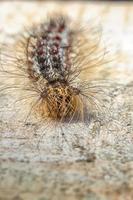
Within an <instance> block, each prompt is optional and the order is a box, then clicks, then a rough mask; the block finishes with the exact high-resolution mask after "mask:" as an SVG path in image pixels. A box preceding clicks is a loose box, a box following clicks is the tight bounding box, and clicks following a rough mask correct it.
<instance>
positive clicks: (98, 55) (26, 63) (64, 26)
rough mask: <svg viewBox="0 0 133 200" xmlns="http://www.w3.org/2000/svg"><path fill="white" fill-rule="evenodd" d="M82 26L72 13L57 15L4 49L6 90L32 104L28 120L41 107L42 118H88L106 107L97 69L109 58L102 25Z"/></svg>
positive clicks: (102, 86) (36, 114) (2, 87)
mask: <svg viewBox="0 0 133 200" xmlns="http://www.w3.org/2000/svg"><path fill="white" fill-rule="evenodd" d="M79 27H80V26H79V25H78V24H76V23H75V24H74V25H72V23H71V22H70V20H69V19H68V18H67V17H64V16H54V17H51V18H50V19H48V20H46V21H45V22H44V23H41V24H38V25H35V26H33V27H32V28H30V30H29V31H27V32H26V33H24V34H21V36H20V38H19V39H18V41H17V42H16V44H15V46H13V48H11V47H10V48H9V47H8V48H6V50H5V53H2V54H1V78H2V77H3V81H2V86H1V91H2V92H7V91H8V93H10V94H11V95H12V96H13V98H14V99H15V96H16V95H17V100H16V99H15V103H16V102H17V103H18V102H19V103H21V106H22V102H24V105H26V106H27V105H28V106H29V107H28V108H29V109H28V114H27V117H26V120H27V118H29V116H30V115H31V113H35V116H37V117H39V118H41V120H45V119H46V118H47V119H51V120H54V121H60V122H66V121H67V122H69V123H70V122H72V121H86V120H88V119H89V118H90V116H91V114H92V113H93V112H95V111H98V112H99V109H100V111H101V110H103V108H102V109H101V101H102V98H104V97H103V96H104V94H105V91H104V89H105V88H104V83H103V82H102V81H101V82H99V80H98V81H97V74H98V73H99V71H100V70H101V69H103V65H104V64H105V63H106V62H107V61H105V59H104V58H105V54H106V53H105V51H104V49H103V46H102V47H101V37H100V36H99V35H100V34H99V33H100V31H99V29H98V28H94V27H93V26H89V28H88V27H87V28H86V27H82V26H81V27H80V28H79ZM101 79H102V77H101ZM3 83H4V86H3ZM18 94H19V95H18ZM26 106H25V107H24V109H22V110H23V111H26Z"/></svg>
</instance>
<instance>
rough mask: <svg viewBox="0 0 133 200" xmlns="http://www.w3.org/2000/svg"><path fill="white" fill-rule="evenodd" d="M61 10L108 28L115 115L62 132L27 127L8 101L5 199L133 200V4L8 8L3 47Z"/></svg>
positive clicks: (0, 167) (1, 6) (0, 131)
mask: <svg viewBox="0 0 133 200" xmlns="http://www.w3.org/2000/svg"><path fill="white" fill-rule="evenodd" d="M58 10H59V12H65V13H69V15H70V16H71V17H72V18H78V17H79V16H80V17H79V18H81V16H82V20H83V21H84V20H87V19H91V18H93V19H96V20H98V21H99V22H100V23H101V24H102V26H103V36H104V39H105V41H106V43H107V45H108V49H109V50H110V51H111V52H113V53H115V62H113V63H112V67H113V69H114V72H113V73H112V75H111V79H112V80H113V81H115V82H116V84H115V87H113V89H111V90H110V89H109V90H110V92H111V96H112V98H111V102H110V105H111V110H110V112H111V117H110V113H108V112H106V113H105V114H106V116H105V119H106V120H103V121H98V120H92V121H91V122H90V124H88V125H86V126H85V125H84V124H81V123H79V124H70V125H69V126H68V125H67V124H65V125H64V126H63V127H62V129H61V128H60V126H56V127H54V128H53V127H52V126H53V124H52V125H50V124H49V126H47V124H45V123H44V124H42V123H33V124H32V123H29V124H25V125H23V124H22V123H21V122H19V121H17V118H16V117H15V116H16V112H15V111H14V110H13V109H10V101H12V100H11V99H9V97H5V96H0V103H1V105H0V109H1V110H0V200H68V199H69V200H81V199H82V200H99V199H100V200H132V199H133V117H132V113H133V84H132V74H133V61H132V60H133V59H132V57H133V23H132V20H133V3H130V4H129V3H124V2H122V3H113V2H112V3H105V2H104V3H93V2H92V3H89V2H86V3H82V2H74V3H72V2H68V3H65V2H62V3H61V2H59V3H57V2H50V3H49V2H46V3H45V2H36V1H34V2H30V1H28V2H25V1H24V2H23V1H20V2H8V1H7V2H0V41H1V42H3V41H4V42H10V41H12V40H15V37H16V35H17V33H18V32H20V31H21V30H22V28H23V26H27V25H29V24H30V23H33V22H39V21H41V19H42V18H43V17H45V15H46V14H47V13H50V12H51V13H52V12H53V11H54V12H55V11H58ZM118 83H123V85H122V86H121V85H119V84H118ZM102 119H103V118H102ZM46 127H47V128H46ZM38 144H39V145H38ZM38 146H39V148H38Z"/></svg>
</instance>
